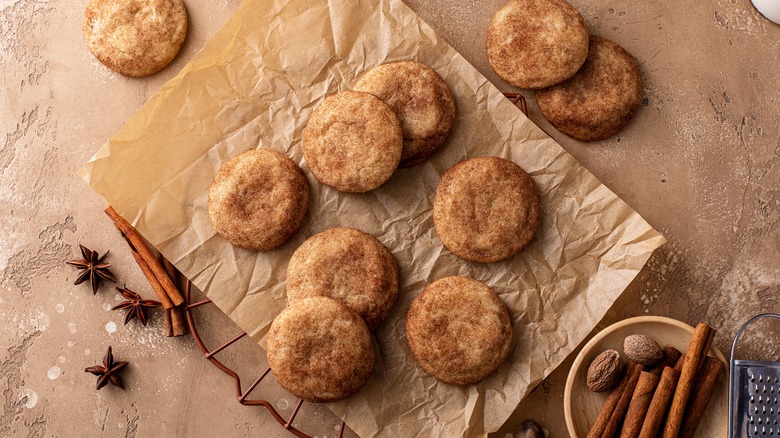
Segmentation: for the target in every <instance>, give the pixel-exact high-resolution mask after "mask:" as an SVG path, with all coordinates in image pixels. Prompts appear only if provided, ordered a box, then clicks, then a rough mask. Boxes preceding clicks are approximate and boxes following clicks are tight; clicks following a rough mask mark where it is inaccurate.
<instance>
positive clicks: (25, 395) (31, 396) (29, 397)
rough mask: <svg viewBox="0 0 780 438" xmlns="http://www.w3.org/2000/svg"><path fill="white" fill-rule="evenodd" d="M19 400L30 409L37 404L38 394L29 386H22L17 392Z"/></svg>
mask: <svg viewBox="0 0 780 438" xmlns="http://www.w3.org/2000/svg"><path fill="white" fill-rule="evenodd" d="M19 401H24V407H25V408H27V409H32V408H34V407H35V405H37V404H38V394H36V393H35V391H33V390H32V389H30V388H24V389H23V390H22V392H21V393H20V394H19Z"/></svg>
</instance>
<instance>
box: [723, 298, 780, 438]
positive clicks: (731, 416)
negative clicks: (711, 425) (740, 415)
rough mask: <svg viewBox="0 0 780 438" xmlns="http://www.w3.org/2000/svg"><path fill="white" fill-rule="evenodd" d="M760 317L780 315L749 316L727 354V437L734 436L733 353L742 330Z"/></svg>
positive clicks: (777, 317) (776, 316) (778, 317)
mask: <svg viewBox="0 0 780 438" xmlns="http://www.w3.org/2000/svg"><path fill="white" fill-rule="evenodd" d="M761 318H776V319H780V315H778V314H775V313H762V314H760V315H756V316H754V317H752V318H750V319H749V320H748V321H747V322H746V323H745V324H744V325H743V326H742V327H741V328H740V329H739V330H738V331H737V335H736V336H734V342H733V343H732V344H731V355H730V356H729V379H730V380H732V382H730V383H729V437H732V438H733V437H734V408H735V406H736V405H735V404H734V397H735V394H734V382H733V379H734V353H735V352H736V351H737V343H738V342H739V338H740V337H741V336H742V332H744V331H745V329H746V328H748V326H750V325H751V324H753V323H754V322H755V321H756V320H758V319H761Z"/></svg>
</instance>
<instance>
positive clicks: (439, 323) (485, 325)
mask: <svg viewBox="0 0 780 438" xmlns="http://www.w3.org/2000/svg"><path fill="white" fill-rule="evenodd" d="M406 341H407V343H408V344H409V349H410V350H411V351H412V354H413V355H414V358H415V359H416V360H417V363H418V364H419V365H420V368H422V369H423V370H425V372H427V373H428V374H430V375H432V376H433V377H435V378H436V379H438V380H440V381H442V382H444V383H451V384H454V385H469V384H472V383H477V382H479V381H481V380H483V379H484V378H486V377H488V376H489V375H491V374H493V373H494V372H495V371H496V369H498V367H499V366H500V365H501V364H502V363H503V362H504V361H505V360H506V358H507V357H509V353H511V348H512V325H511V323H510V319H509V312H508V311H507V309H506V305H504V302H503V301H501V299H500V298H499V297H498V296H497V295H496V294H495V293H494V292H493V291H492V290H491V289H490V288H489V287H488V286H487V285H485V284H484V283H481V282H479V281H476V280H471V279H468V278H464V277H446V278H442V279H440V280H437V281H435V282H433V283H431V284H430V285H428V287H426V288H425V290H423V291H422V293H420V295H418V296H417V297H416V298H415V299H414V301H413V302H412V305H411V306H410V307H409V313H408V314H407V316H406Z"/></svg>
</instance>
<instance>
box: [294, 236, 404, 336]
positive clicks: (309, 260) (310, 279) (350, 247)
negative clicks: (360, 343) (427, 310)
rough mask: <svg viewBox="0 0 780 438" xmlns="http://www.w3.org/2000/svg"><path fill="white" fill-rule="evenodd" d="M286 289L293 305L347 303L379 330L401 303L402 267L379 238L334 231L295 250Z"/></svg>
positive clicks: (368, 324)
mask: <svg viewBox="0 0 780 438" xmlns="http://www.w3.org/2000/svg"><path fill="white" fill-rule="evenodd" d="M286 288H287V299H288V300H289V301H290V302H291V303H294V302H297V301H300V300H302V299H304V298H308V297H315V296H324V297H328V298H333V299H335V300H337V301H339V302H341V303H344V304H346V305H347V307H349V308H350V309H352V310H353V311H355V312H356V313H357V314H358V315H360V316H361V317H362V318H363V320H364V321H365V322H366V325H367V326H368V328H369V329H372V330H373V329H376V328H377V327H379V325H380V324H381V323H382V321H384V319H385V318H387V315H388V314H389V313H390V310H391V309H392V308H393V305H394V304H395V302H396V299H397V298H398V265H397V264H396V261H395V258H394V257H393V254H391V253H390V251H389V250H388V249H387V247H385V246H384V245H383V244H382V242H380V241H379V240H377V239H376V238H375V237H374V236H372V235H370V234H368V233H364V232H363V231H360V230H356V229H354V228H332V229H329V230H325V231H323V232H321V233H319V234H316V235H314V236H312V237H310V238H308V239H307V240H306V241H305V242H303V244H302V245H301V246H299V247H298V249H296V250H295V253H293V255H292V257H291V258H290V263H289V264H288V265H287V282H286Z"/></svg>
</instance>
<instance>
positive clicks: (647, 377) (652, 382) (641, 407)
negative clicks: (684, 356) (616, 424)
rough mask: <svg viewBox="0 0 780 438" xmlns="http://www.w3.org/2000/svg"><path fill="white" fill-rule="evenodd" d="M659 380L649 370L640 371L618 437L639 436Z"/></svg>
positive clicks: (632, 437) (634, 437) (633, 437)
mask: <svg viewBox="0 0 780 438" xmlns="http://www.w3.org/2000/svg"><path fill="white" fill-rule="evenodd" d="M659 380H660V379H659V377H658V376H656V375H655V374H652V373H649V372H645V371H642V372H641V373H640V374H639V380H638V381H637V382H636V388H634V394H633V395H632V396H631V403H629V405H628V411H626V419H625V420H624V421H623V430H621V431H620V438H636V437H638V436H639V431H640V430H642V424H643V423H644V421H645V416H646V415H647V408H648V407H650V401H651V400H652V399H653V394H654V393H655V388H656V387H657V386H658V381H659Z"/></svg>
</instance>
